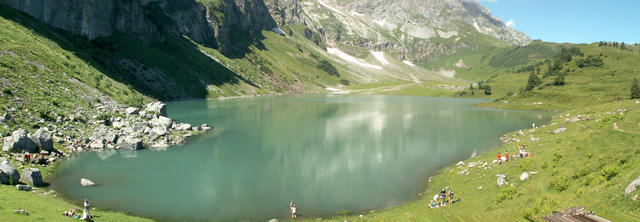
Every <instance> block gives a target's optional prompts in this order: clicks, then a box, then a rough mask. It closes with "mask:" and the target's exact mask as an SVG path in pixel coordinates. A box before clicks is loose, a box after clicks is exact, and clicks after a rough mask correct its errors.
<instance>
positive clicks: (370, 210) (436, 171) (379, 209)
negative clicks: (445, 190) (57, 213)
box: [54, 105, 507, 219]
mask: <svg viewBox="0 0 640 222" xmlns="http://www.w3.org/2000/svg"><path fill="white" fill-rule="evenodd" d="M474 106H475V105H474ZM505 111H507V110H505ZM189 140H191V139H189ZM171 147H174V146H171ZM494 148H495V147H494ZM494 148H488V149H487V151H484V152H488V151H490V150H492V149H494ZM170 149H171V148H170ZM484 152H482V153H484ZM466 159H468V158H464V159H463V160H466ZM457 161H459V160H455V161H452V162H457ZM449 165H450V164H443V167H440V168H438V169H436V170H434V171H433V172H432V173H430V174H429V175H430V176H434V175H436V174H437V173H438V172H440V171H441V170H442V169H444V168H446V166H449ZM54 168H55V169H58V168H59V164H58V165H56V166H55V167H54ZM54 171H55V170H54ZM421 184H422V185H421V186H422V187H424V188H425V189H426V187H428V186H426V184H428V182H425V183H421ZM419 194H420V192H419V193H418V194H416V195H417V197H416V198H417V200H412V201H408V202H403V203H401V204H399V205H404V204H407V203H410V202H415V201H419V200H420V196H419ZM61 199H63V200H64V201H67V202H71V203H72V201H71V200H68V199H66V198H61ZM399 205H394V206H392V207H388V208H372V209H363V210H358V211H354V212H362V213H366V212H372V211H373V212H377V211H384V210H386V209H390V208H394V207H397V206H399ZM107 210H109V209H107ZM109 211H111V210H109ZM101 212H102V211H101ZM112 212H117V211H112ZM335 215H336V213H331V214H320V215H317V216H320V217H323V216H328V217H331V216H335ZM132 216H135V214H133V215H132ZM148 218H150V219H153V217H148ZM283 219H284V218H283Z"/></svg>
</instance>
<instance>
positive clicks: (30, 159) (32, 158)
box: [18, 151, 47, 165]
mask: <svg viewBox="0 0 640 222" xmlns="http://www.w3.org/2000/svg"><path fill="white" fill-rule="evenodd" d="M43 152H46V151H43ZM43 152H41V153H40V155H37V154H31V153H28V152H26V151H22V159H19V158H18V161H20V162H22V163H33V164H39V165H46V164H47V157H45V156H44V153H43Z"/></svg>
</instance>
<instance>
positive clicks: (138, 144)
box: [118, 136, 142, 150]
mask: <svg viewBox="0 0 640 222" xmlns="http://www.w3.org/2000/svg"><path fill="white" fill-rule="evenodd" d="M118 146H119V147H120V148H122V149H127V150H139V149H142V139H139V138H134V137H129V136H127V137H121V138H120V139H119V140H118Z"/></svg>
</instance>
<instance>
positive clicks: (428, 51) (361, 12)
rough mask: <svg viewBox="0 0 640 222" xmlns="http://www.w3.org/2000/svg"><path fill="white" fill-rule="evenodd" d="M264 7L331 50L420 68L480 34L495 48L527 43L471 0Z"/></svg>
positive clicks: (294, 0) (297, 0) (323, 1)
mask: <svg viewBox="0 0 640 222" xmlns="http://www.w3.org/2000/svg"><path fill="white" fill-rule="evenodd" d="M267 6H268V7H269V8H270V11H271V13H272V14H273V15H274V18H275V20H276V21H278V22H279V23H278V24H279V25H282V24H286V23H296V22H301V23H304V24H306V25H307V26H309V27H310V28H312V29H313V30H314V31H316V32H317V33H320V34H321V35H322V37H323V38H324V40H325V41H326V42H328V44H329V45H330V46H333V47H339V45H349V46H356V47H360V48H364V49H367V50H377V51H379V50H384V51H387V52H389V53H391V54H392V55H394V56H395V57H396V58H398V59H406V60H412V61H414V62H418V63H424V62H427V61H429V60H432V59H435V58H437V57H439V56H441V55H446V54H451V53H453V52H455V51H456V50H457V49H459V48H463V47H478V41H477V40H478V39H479V37H478V34H479V35H480V36H482V35H484V36H490V37H491V38H493V39H497V40H498V41H496V43H506V44H513V45H526V44H528V43H529V42H530V41H531V40H530V39H529V38H528V37H527V36H526V35H524V34H523V33H521V32H518V31H516V30H514V29H512V28H510V27H508V26H506V25H505V24H504V22H502V21H501V20H500V19H499V18H496V17H494V16H492V15H491V13H490V12H489V11H488V10H487V9H485V8H483V7H482V6H481V5H480V4H478V3H477V2H475V1H473V0H361V1H342V0H285V1H267ZM482 44H484V43H482Z"/></svg>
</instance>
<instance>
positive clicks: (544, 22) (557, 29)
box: [478, 0, 640, 43]
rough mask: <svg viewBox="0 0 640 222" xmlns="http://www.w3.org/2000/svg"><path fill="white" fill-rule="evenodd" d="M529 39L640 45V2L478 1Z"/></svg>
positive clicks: (584, 0)
mask: <svg viewBox="0 0 640 222" xmlns="http://www.w3.org/2000/svg"><path fill="white" fill-rule="evenodd" d="M478 2H479V3H480V4H482V5H483V6H484V7H485V8H487V9H489V10H491V14H493V15H494V16H496V17H499V18H501V19H502V20H503V21H504V22H505V23H507V24H512V25H513V27H514V28H515V29H517V30H519V31H522V32H524V33H525V34H527V35H528V36H529V37H531V39H541V40H543V41H548V42H570V43H591V42H597V41H601V40H606V41H617V42H625V43H640V0H607V1H605V0H478Z"/></svg>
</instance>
